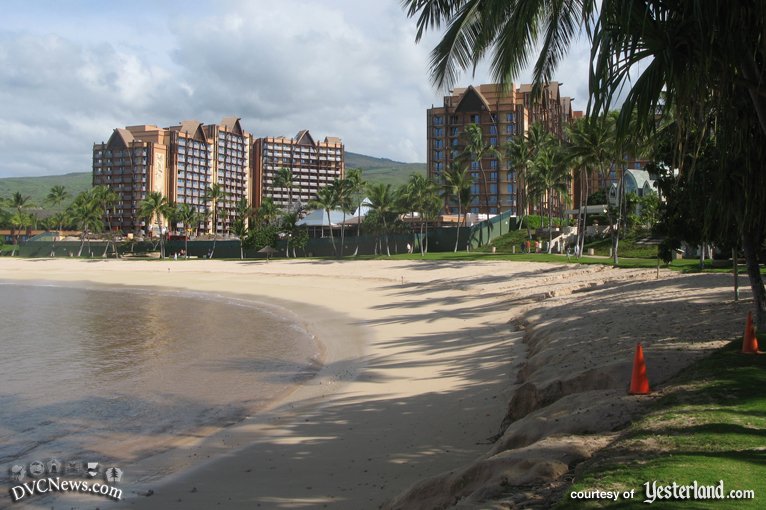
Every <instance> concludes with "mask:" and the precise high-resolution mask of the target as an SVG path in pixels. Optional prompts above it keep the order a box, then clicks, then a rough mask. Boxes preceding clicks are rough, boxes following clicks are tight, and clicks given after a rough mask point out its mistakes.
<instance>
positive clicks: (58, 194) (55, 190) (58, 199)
mask: <svg viewBox="0 0 766 510" xmlns="http://www.w3.org/2000/svg"><path fill="white" fill-rule="evenodd" d="M70 196H71V195H70V194H69V192H68V191H67V190H66V186H62V185H61V184H57V185H55V186H53V187H52V188H51V190H50V191H49V192H48V196H47V197H46V198H45V200H46V202H48V203H49V204H50V205H51V206H52V207H54V208H55V207H58V206H59V205H61V204H62V203H63V202H64V201H65V200H68V199H69V197H70ZM61 225H62V224H61V223H59V225H58V227H59V231H61Z"/></svg>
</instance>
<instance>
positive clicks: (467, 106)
mask: <svg viewBox="0 0 766 510" xmlns="http://www.w3.org/2000/svg"><path fill="white" fill-rule="evenodd" d="M560 88H561V84H560V83H558V82H551V83H550V84H548V86H546V87H544V88H543V89H542V90H541V92H540V94H538V95H535V94H533V90H532V86H531V85H521V86H519V87H515V86H514V85H511V86H509V87H508V88H507V89H504V88H503V87H501V86H500V85H497V84H485V85H478V86H476V87H474V86H468V87H466V88H456V89H454V90H452V91H451V93H450V94H449V95H448V96H445V97H444V102H443V104H442V105H441V106H432V107H431V108H429V109H428V110H427V128H426V129H427V141H428V157H427V167H428V175H429V177H431V178H433V179H434V180H435V181H436V182H441V179H442V175H443V173H444V172H445V171H446V170H447V169H449V168H450V166H451V165H453V164H454V163H455V162H456V161H457V160H458V158H459V156H460V154H461V153H462V152H463V150H464V149H465V137H464V135H463V133H464V131H465V128H466V126H468V125H469V124H476V125H478V126H479V127H480V128H481V130H482V135H483V139H484V143H485V144H489V145H491V146H492V147H494V148H496V149H497V150H498V151H499V152H500V153H501V155H503V156H504V155H505V149H504V147H505V145H506V144H507V143H508V142H509V141H510V140H512V139H513V138H514V137H516V136H523V135H524V134H525V133H526V132H527V130H528V129H529V127H530V126H531V125H532V124H533V123H535V122H540V123H541V124H542V125H543V126H544V127H545V129H547V130H548V131H549V132H551V133H553V134H554V135H555V136H557V137H558V138H560V139H561V138H563V135H564V129H563V128H564V126H565V125H566V124H567V123H568V122H570V121H571V119H572V118H573V117H574V116H576V115H577V114H578V113H577V112H573V111H572V101H573V100H572V98H570V97H562V96H561V93H560ZM469 165H470V166H469V171H470V172H471V178H472V182H473V184H472V188H471V191H472V193H471V195H472V197H473V198H472V201H471V203H470V204H468V206H467V210H468V212H472V213H476V214H489V215H495V214H499V213H503V212H507V211H511V214H516V215H518V214H519V213H520V212H521V211H520V210H519V207H521V205H522V204H523V197H522V194H523V183H522V182H521V177H520V175H518V174H517V172H516V171H515V169H514V168H513V167H512V166H510V165H509V164H508V162H506V161H503V160H502V159H497V158H493V157H488V158H485V159H483V160H482V161H481V162H478V161H472V162H470V164H469ZM481 170H483V171H484V173H485V175H486V182H485V179H484V178H483V177H482V176H481V175H480V174H481ZM570 193H571V191H570ZM487 208H488V209H487ZM448 209H449V211H448V212H450V213H457V204H448Z"/></svg>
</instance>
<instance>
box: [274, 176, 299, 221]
mask: <svg viewBox="0 0 766 510" xmlns="http://www.w3.org/2000/svg"><path fill="white" fill-rule="evenodd" d="M273 186H274V187H275V188H280V189H286V190H287V207H286V208H285V210H286V211H287V212H290V211H291V210H292V206H293V188H294V187H295V181H294V178H293V172H292V170H290V169H289V168H284V167H282V168H280V169H279V170H277V173H276V175H274V184H273Z"/></svg>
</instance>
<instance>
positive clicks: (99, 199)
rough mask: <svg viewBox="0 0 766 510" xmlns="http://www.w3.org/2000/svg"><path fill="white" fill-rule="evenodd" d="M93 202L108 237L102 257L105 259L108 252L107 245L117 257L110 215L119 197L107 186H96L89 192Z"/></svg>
mask: <svg viewBox="0 0 766 510" xmlns="http://www.w3.org/2000/svg"><path fill="white" fill-rule="evenodd" d="M91 193H92V197H93V200H95V201H96V203H97V204H98V206H99V208H100V209H101V211H102V214H103V217H104V218H106V225H107V232H108V235H107V236H106V237H107V240H106V246H105V247H104V255H103V256H104V257H106V252H107V250H109V245H110V244H111V245H112V249H113V252H114V255H115V257H116V256H117V247H116V246H115V244H114V240H113V238H112V236H113V232H112V213H113V211H114V204H116V203H117V202H118V201H119V200H120V196H119V195H118V194H117V192H116V191H114V190H113V189H112V188H110V187H109V186H104V185H101V186H96V187H94V188H93V189H92V190H91Z"/></svg>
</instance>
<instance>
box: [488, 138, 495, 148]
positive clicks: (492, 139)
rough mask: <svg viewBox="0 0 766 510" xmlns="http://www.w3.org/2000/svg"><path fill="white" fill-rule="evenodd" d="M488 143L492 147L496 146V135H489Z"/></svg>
mask: <svg viewBox="0 0 766 510" xmlns="http://www.w3.org/2000/svg"><path fill="white" fill-rule="evenodd" d="M489 144H490V145H491V146H492V147H497V137H496V136H490V137H489Z"/></svg>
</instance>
